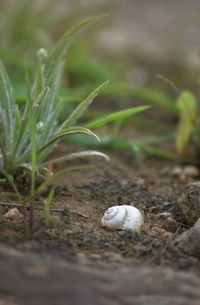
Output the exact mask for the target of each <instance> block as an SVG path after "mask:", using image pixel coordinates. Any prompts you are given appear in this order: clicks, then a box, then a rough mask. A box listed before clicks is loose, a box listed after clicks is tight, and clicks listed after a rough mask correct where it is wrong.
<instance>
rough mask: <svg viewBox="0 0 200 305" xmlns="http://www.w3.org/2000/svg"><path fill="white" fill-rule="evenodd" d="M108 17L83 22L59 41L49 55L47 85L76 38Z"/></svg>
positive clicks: (98, 17)
mask: <svg viewBox="0 0 200 305" xmlns="http://www.w3.org/2000/svg"><path fill="white" fill-rule="evenodd" d="M105 17H106V16H105V15H104V16H97V17H93V18H89V19H86V20H83V21H81V22H79V23H78V24H76V25H75V26H74V27H72V28H71V29H70V30H69V31H67V32H66V34H65V35H64V36H63V37H62V38H61V39H60V40H59V41H58V43H57V44H56V46H55V47H54V49H53V50H52V52H51V53H50V54H49V58H48V61H47V70H46V80H47V83H46V85H47V86H48V84H49V82H50V81H51V78H52V75H53V74H54V71H55V68H56V66H57V64H58V63H60V62H61V61H62V60H63V58H64V56H65V55H66V52H67V49H68V47H69V46H70V45H71V43H72V42H73V41H74V39H75V38H76V36H77V35H78V34H79V33H80V32H81V31H82V30H83V29H84V28H85V27H86V26H88V25H90V24H92V23H93V22H96V21H98V20H101V19H102V18H105Z"/></svg>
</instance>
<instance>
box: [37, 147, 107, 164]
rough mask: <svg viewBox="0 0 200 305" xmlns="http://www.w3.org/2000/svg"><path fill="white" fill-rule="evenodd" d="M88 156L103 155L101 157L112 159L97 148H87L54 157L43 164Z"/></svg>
mask: <svg viewBox="0 0 200 305" xmlns="http://www.w3.org/2000/svg"><path fill="white" fill-rule="evenodd" d="M88 157H101V158H103V159H105V160H106V161H109V160H110V159H109V157H108V156H107V155H106V154H104V153H101V152H99V151H95V150H86V151H81V152H77V153H71V154H68V155H66V156H62V157H60V158H56V159H52V160H50V161H47V162H45V163H44V164H43V165H44V166H46V165H48V164H55V163H59V162H64V161H71V160H74V159H80V158H88Z"/></svg>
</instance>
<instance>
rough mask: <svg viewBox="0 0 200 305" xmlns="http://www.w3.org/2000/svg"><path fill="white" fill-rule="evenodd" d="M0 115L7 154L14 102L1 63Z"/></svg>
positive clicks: (10, 139) (11, 132)
mask: <svg viewBox="0 0 200 305" xmlns="http://www.w3.org/2000/svg"><path fill="white" fill-rule="evenodd" d="M0 113H1V120H2V127H3V129H4V132H3V134H4V135H5V139H3V141H5V145H6V149H7V150H8V152H9V151H10V150H11V149H12V141H13V134H14V122H15V102H14V98H13V92H12V86H11V83H10V79H9V77H8V75H7V72H6V70H5V68H4V65H3V63H2V62H1V61H0ZM8 152H7V153H8Z"/></svg>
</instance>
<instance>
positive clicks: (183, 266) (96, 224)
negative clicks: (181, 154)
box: [0, 145, 200, 304]
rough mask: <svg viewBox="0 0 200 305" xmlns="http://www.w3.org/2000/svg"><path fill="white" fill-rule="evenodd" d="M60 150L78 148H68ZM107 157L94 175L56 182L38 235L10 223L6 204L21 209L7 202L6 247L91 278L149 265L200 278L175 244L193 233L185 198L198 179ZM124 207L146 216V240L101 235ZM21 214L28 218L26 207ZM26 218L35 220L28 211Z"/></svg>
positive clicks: (117, 155) (2, 230)
mask: <svg viewBox="0 0 200 305" xmlns="http://www.w3.org/2000/svg"><path fill="white" fill-rule="evenodd" d="M61 149H62V150H73V149H74V147H73V146H72V147H71V146H70V145H63V146H62V147H61ZM105 152H106V153H107V154H108V155H109V156H110V158H111V160H110V162H106V161H102V160H99V159H96V160H95V161H91V160H90V161H89V163H90V165H92V168H90V169H88V170H86V171H81V172H75V173H70V174H67V175H65V176H64V177H62V178H60V179H59V180H58V181H57V182H56V185H57V187H56V196H55V198H54V200H53V203H52V206H51V209H52V212H51V218H50V222H49V223H48V224H45V223H43V221H42V217H41V216H42V211H41V210H40V209H41V208H42V201H43V198H42V197H39V198H37V201H36V203H35V208H36V210H35V222H34V233H33V235H32V236H30V235H28V234H27V233H26V232H25V231H24V227H25V226H24V220H23V219H20V220H18V219H16V220H8V219H6V218H5V217H4V214H5V213H6V212H7V211H8V210H9V208H10V206H7V205H3V204H5V203H11V204H15V202H13V201H9V200H4V199H2V198H1V204H2V205H1V206H0V244H1V246H2V247H5V246H6V247H8V249H10V248H12V249H13V248H14V249H15V250H17V251H19V252H20V253H25V255H26V253H27V254H31V255H35V254H36V255H37V256H38V257H41V258H44V259H46V258H47V259H51V260H53V261H54V262H55V264H57V263H58V264H59V262H62V261H64V262H66V263H69V264H70V265H71V266H74V265H77V264H78V266H80V268H83V269H84V268H85V267H88V268H90V270H92V272H93V271H96V272H99V271H101V270H110V275H111V274H112V272H113V270H115V271H116V270H118V271H119V272H121V270H128V269H127V268H135V267H137V268H143V267H144V266H145V267H147V268H152V270H154V268H155V267H156V268H157V267H159V268H160V270H161V272H162V270H165V268H166V267H170V268H171V270H172V271H173V272H174V271H176V270H178V271H180V270H182V271H186V272H190V274H191V275H192V276H199V274H200V263H199V259H198V258H197V257H195V256H194V255H192V254H191V253H189V252H188V251H185V250H183V251H182V250H181V249H180V248H179V247H177V246H176V243H175V242H174V241H175V240H176V239H177V238H178V236H180V235H181V234H182V233H183V232H185V231H186V230H188V229H189V226H188V225H186V224H185V223H184V221H183V219H182V216H181V212H180V208H179V204H178V198H179V197H180V196H181V194H182V193H183V191H184V189H185V186H186V185H187V184H188V183H189V182H193V181H198V179H199V177H198V175H197V177H192V176H190V175H189V176H184V175H182V174H181V173H182V171H183V168H184V167H183V166H181V165H180V166H179V165H178V164H177V163H175V162H170V161H169V160H164V159H159V158H153V157H148V158H147V159H146V160H144V161H142V162H140V161H138V160H137V159H136V158H135V156H134V154H133V152H132V151H129V150H121V151H120V150H118V151H110V150H109V151H105ZM66 165H67V164H66ZM122 204H128V205H134V206H135V207H137V208H139V209H140V210H141V211H142V213H143V214H144V218H145V223H144V226H143V228H142V230H141V232H140V233H132V232H125V231H109V230H106V229H104V228H102V226H101V224H100V221H101V217H102V216H103V214H104V212H105V210H106V209H107V208H108V207H110V206H112V205H122ZM38 209H39V210H38ZM19 211H20V212H21V213H23V210H22V208H19ZM25 213H26V215H27V219H28V215H29V212H28V210H26V212H25ZM0 269H1V268H0ZM36 269H37V268H36ZM130 270H131V269H130ZM8 272H11V270H9V271H8ZM108 273H109V272H108ZM0 288H1V284H0ZM0 291H1V289H0ZM11 291H12V290H11ZM199 300H200V298H199ZM2 302H3V301H2ZM0 304H9V303H6V302H5V303H0ZM11 304H12V303H11ZM13 304H15V303H13ZM16 304H18V303H16ZM35 304H37V302H36V303H35ZM38 304H40V303H38ZM41 304H48V303H41ZM49 304H51V303H49ZM58 304H62V303H59V302H58ZM70 304H73V303H70ZM74 304H75V303H74ZM80 304H82V303H81V302H80ZM83 304H84V303H83ZM88 304H90V303H88ZM100 304H101V303H100ZM102 304H103V303H102ZM105 304H110V303H109V302H108V303H106V302H105ZM114 304H115V303H114ZM116 304H118V303H116ZM119 304H128V303H126V302H124V303H123V302H122V303H119ZM138 304H140V303H138ZM141 304H146V303H141ZM152 304H154V303H152ZM155 304H157V303H155ZM163 304H165V303H163ZM167 304H168V303H167ZM174 304H176V303H174ZM177 304H179V303H177ZM180 304H184V303H180ZM186 304H187V303H186ZM197 304H198V303H197Z"/></svg>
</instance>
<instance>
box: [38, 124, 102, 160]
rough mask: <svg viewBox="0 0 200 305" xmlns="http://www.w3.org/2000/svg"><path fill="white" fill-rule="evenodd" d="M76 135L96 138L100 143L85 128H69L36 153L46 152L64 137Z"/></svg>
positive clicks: (93, 134) (94, 135)
mask: <svg viewBox="0 0 200 305" xmlns="http://www.w3.org/2000/svg"><path fill="white" fill-rule="evenodd" d="M78 133H80V134H85V135H88V136H92V137H94V138H96V139H97V140H98V141H100V139H99V137H98V136H97V135H96V134H95V133H93V132H92V131H91V130H89V129H87V128H84V127H71V128H68V129H66V130H65V131H64V132H60V133H58V134H57V135H56V136H54V137H53V138H52V139H50V141H49V142H48V143H46V144H45V145H44V146H43V147H41V148H40V149H39V150H38V151H37V153H38V154H41V153H42V152H43V151H44V150H46V149H47V148H48V147H49V146H51V145H52V144H54V143H56V142H57V141H58V140H60V139H62V138H64V137H66V136H69V135H73V134H78Z"/></svg>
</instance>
